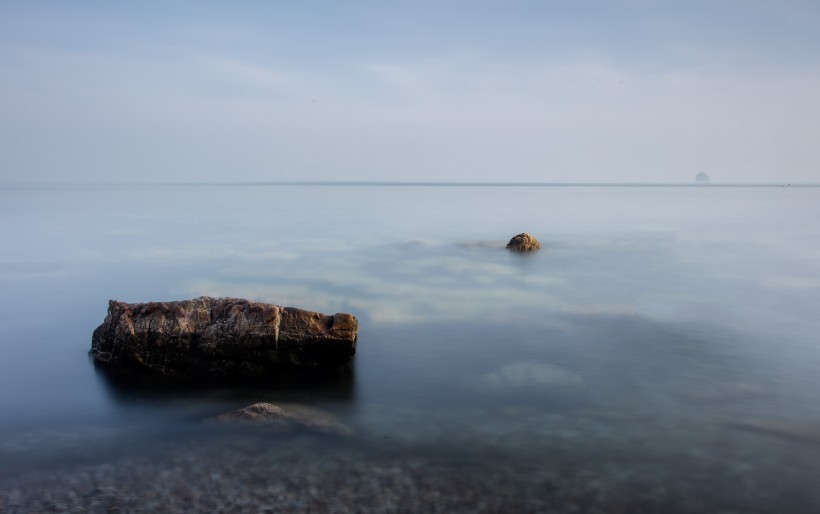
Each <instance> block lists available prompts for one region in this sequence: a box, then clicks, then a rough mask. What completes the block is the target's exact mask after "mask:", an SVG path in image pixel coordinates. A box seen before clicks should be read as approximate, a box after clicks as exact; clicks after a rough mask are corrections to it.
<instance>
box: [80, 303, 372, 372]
mask: <svg viewBox="0 0 820 514" xmlns="http://www.w3.org/2000/svg"><path fill="white" fill-rule="evenodd" d="M357 329H358V322H357V320H356V318H355V317H354V316H353V315H351V314H334V315H332V316H331V315H326V314H321V313H318V312H310V311H305V310H301V309H295V308H292V307H280V306H278V305H272V304H266V303H259V302H254V301H251V300H243V299H237V298H211V297H207V296H203V297H200V298H195V299H193V300H184V301H177V302H150V303H125V302H118V301H114V300H111V301H110V302H109V304H108V314H107V315H106V317H105V321H103V323H102V325H100V326H99V327H97V329H96V330H94V334H93V336H92V340H91V353H92V355H93V357H94V362H95V363H96V364H98V365H100V366H103V367H105V368H107V369H109V370H111V371H112V372H115V373H116V374H118V375H121V376H126V377H139V376H153V377H164V378H172V379H183V380H184V379H209V380H213V379H217V380H220V379H226V380H230V379H244V378H256V379H264V378H273V377H275V376H276V374H277V373H279V372H282V371H283V370H287V369H326V368H334V367H339V366H341V365H344V364H346V363H348V362H349V361H350V360H351V358H352V357H353V355H354V354H355V352H356V338H357Z"/></svg>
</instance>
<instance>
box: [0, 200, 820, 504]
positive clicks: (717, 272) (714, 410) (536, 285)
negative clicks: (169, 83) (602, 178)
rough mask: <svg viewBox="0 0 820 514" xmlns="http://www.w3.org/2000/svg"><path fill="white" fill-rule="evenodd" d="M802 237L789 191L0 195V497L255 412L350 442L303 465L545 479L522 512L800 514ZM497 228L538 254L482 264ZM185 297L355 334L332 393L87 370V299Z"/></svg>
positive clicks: (808, 411) (805, 223)
mask: <svg viewBox="0 0 820 514" xmlns="http://www.w3.org/2000/svg"><path fill="white" fill-rule="evenodd" d="M818 220H820V188H808V187H803V188H795V187H765V188H748V187H731V188H728V187H727V188H723V187H490V186H450V187H434V186H400V187H399V186H395V187H388V186H361V185H360V186H296V185H293V186H284V185H278V186H274V185H242V186H206V185H202V186H86V187H80V186H71V187H68V186H65V187H63V186H60V187H58V186H54V187H5V188H2V189H0V234H2V239H3V243H2V245H0V287H2V292H3V294H2V295H0V440H1V441H2V443H0V499H2V494H3V490H4V483H6V484H10V483H12V482H13V481H15V480H20V477H25V476H27V474H37V473H43V472H44V471H48V470H53V469H75V468H76V467H81V466H94V465H97V466H98V465H101V463H103V464H104V463H105V462H109V461H110V462H114V461H115V460H117V459H128V458H129V457H134V458H136V457H137V456H139V455H143V454H144V452H145V451H146V448H156V447H157V445H159V444H160V442H163V443H164V444H173V441H178V440H179V439H180V438H182V439H185V440H191V438H194V439H196V438H197V437H202V438H207V440H208V441H209V442H208V444H209V445H219V444H220V441H221V439H220V437H221V436H219V435H216V436H214V434H212V433H210V432H209V431H208V430H207V429H206V428H202V427H203V426H205V425H207V424H204V423H203V422H202V420H203V419H206V418H208V417H210V416H213V415H215V414H218V413H220V412H225V411H227V410H232V409H234V408H238V407H241V406H244V405H247V404H249V403H253V402H255V401H263V400H264V401H273V402H286V403H299V404H303V405H308V406H310V407H313V408H317V409H321V410H323V411H326V412H327V413H330V414H332V415H334V416H336V417H337V418H338V419H339V420H341V421H342V422H344V423H346V424H347V425H349V426H350V427H352V428H353V429H354V430H355V434H356V435H355V436H353V437H352V438H350V439H347V440H344V441H335V440H333V441H325V440H323V441H322V443H321V444H319V443H316V442H315V441H314V442H312V443H311V444H310V445H307V446H306V448H307V449H306V450H305V452H306V453H303V456H304V455H307V456H308V458H315V459H317V460H320V459H322V458H323V456H326V455H327V452H332V451H334V448H335V449H338V448H341V447H345V446H346V445H347V446H349V445H354V446H355V447H356V448H357V452H359V453H357V454H356V455H358V456H361V455H368V454H369V452H372V453H373V454H376V453H379V452H388V453H389V454H391V455H394V456H395V458H396V459H398V460H401V459H403V458H405V457H408V458H409V456H413V458H417V459H422V461H424V459H425V458H427V457H424V456H425V455H427V456H429V458H430V459H433V458H439V459H441V458H446V459H447V462H448V463H449V465H452V466H453V469H460V468H461V467H463V468H465V469H466V468H469V467H470V466H475V465H480V464H482V463H483V464H487V463H488V462H508V463H512V464H511V467H510V468H509V469H510V470H511V471H510V473H509V474H508V475H507V476H506V479H507V480H508V481H509V483H513V484H514V483H516V482H517V481H519V480H520V481H526V479H527V477H526V476H524V473H525V472H524V471H520V470H521V469H523V468H521V467H516V465H519V464H520V465H523V464H522V463H527V464H528V465H532V466H535V467H536V468H538V469H542V470H547V471H549V472H552V473H553V475H554V476H555V477H558V478H555V479H554V480H553V481H552V482H551V483H552V484H553V487H552V489H550V490H549V491H546V490H539V491H530V493H531V494H532V495H533V498H536V497H544V496H545V495H546V496H549V495H553V496H551V498H552V497H554V498H560V494H561V490H562V488H564V487H566V488H576V489H577V490H582V491H583V490H586V489H585V488H596V487H597V488H598V489H596V490H598V491H599V492H600V490H602V489H601V488H603V490H605V491H608V492H607V494H610V493H611V495H614V497H618V498H620V501H622V504H623V505H626V507H624V508H625V509H626V510H624V511H625V512H634V511H636V510H635V509H630V508H628V507H629V506H630V505H632V504H631V503H630V501H632V499H637V498H642V500H641V501H643V502H644V503H643V504H651V505H653V506H654V507H653V508H658V509H659V508H660V507H658V506H659V505H666V506H667V511H674V506H675V505H678V506H680V510H681V511H689V510H687V509H689V507H685V506H686V505H689V504H687V503H686V501H690V502H691V501H692V497H693V496H700V497H702V498H705V499H704V500H703V502H704V503H702V504H701V506H703V507H704V508H706V509H707V510H709V511H713V512H717V511H720V510H721V509H723V511H727V512H730V511H732V512H740V511H754V510H755V509H759V510H760V511H774V510H770V509H774V508H775V507H776V506H779V508H782V510H781V511H782V512H789V511H791V512H801V511H806V512H808V511H811V510H813V509H815V508H820V494H818V492H817V491H816V487H815V486H816V485H817V480H818V479H817V477H820V401H818V398H820V373H818V371H820V341H819V340H818V338H819V337H820V336H819V335H818V334H820V315H818V313H820V222H818ZM522 231H527V232H530V233H532V234H534V235H535V236H536V237H538V238H539V239H540V241H541V242H542V244H543V245H544V249H543V250H542V251H540V252H537V253H534V254H528V255H518V254H513V253H510V252H508V251H506V250H505V249H504V248H503V246H504V244H505V243H506V241H507V240H508V239H509V238H510V237H511V236H513V235H515V234H517V233H519V232H522ZM201 295H212V296H236V297H245V298H250V299H254V300H259V301H266V302H272V303H277V304H280V305H287V306H296V307H301V308H305V309H310V310H317V311H322V312H327V313H334V312H351V313H353V314H355V315H356V316H357V317H358V318H359V321H360V334H359V343H358V354H357V356H356V358H355V365H354V373H353V374H352V376H351V377H349V378H347V379H344V380H339V381H337V382H333V383H328V384H310V385H301V386H294V387H289V388H287V389H282V388H279V389H258V388H257V389H250V388H241V387H214V388H210V389H207V390H198V391H191V390H184V391H177V392H171V391H147V390H138V389H122V388H117V387H114V386H113V385H112V384H110V383H108V381H107V380H106V379H105V377H104V376H101V375H100V374H98V373H97V372H96V371H95V369H94V367H93V365H92V364H91V362H90V361H89V358H88V355H87V352H88V350H89V348H90V340H91V333H92V331H93V329H94V328H95V327H96V326H97V325H98V324H99V323H100V322H102V320H103V318H104V316H105V312H106V308H107V301H108V300H109V299H117V300H123V301H128V302H140V301H165V300H179V299H186V298H193V297H196V296H201ZM226 437H227V436H226ZM237 437H246V438H247V441H246V443H247V444H246V445H245V446H243V448H245V450H243V451H247V452H250V453H253V452H256V451H259V448H258V447H257V442H256V441H255V440H254V439H253V437H255V436H253V435H250V434H249V435H247V436H242V435H237V434H236V433H231V434H230V439H231V440H235V439H236V438H237ZM283 437H284V436H283ZM265 441H267V442H266V443H265V444H266V445H267V444H270V437H267V438H266V439H265ZM259 444H262V443H259ZM293 444H296V443H293ZM311 452H315V455H313V453H311ZM391 452H392V453H391ZM311 455H313V457H311ZM337 457H338V455H337ZM117 462H119V461H117ZM527 469H530V468H527ZM516 470H518V471H516ZM545 472H546V471H545ZM516 473H520V475H516ZM527 473H529V471H528V472H527ZM560 477H571V480H570V479H569V478H568V479H567V480H570V482H571V483H568V484H563V482H561V478H560ZM14 483H17V482H14ZM647 484H650V485H651V489H652V491H653V492H652V494H654V495H655V496H653V497H652V498H650V499H646V498H644V496H642V495H643V494H644V493H645V492H646V491H647V487H649V486H648V485H647ZM672 484H685V487H686V489H685V491H686V492H685V493H681V492H680V491H679V490H675V489H674V488H673V487H672ZM15 487H18V486H15ZM579 488H580V489H579ZM18 489H19V487H18ZM25 492H26V491H25V490H23V494H24V495H25ZM487 494H488V495H492V490H491V489H490V490H488V491H487ZM555 495H558V496H555ZM664 495H667V496H668V497H664ZM676 495H677V496H676ZM681 495H682V496H686V497H687V498H688V500H686V501H684V500H683V499H682V498H681V497H680V496H681ZM761 498H762V500H761ZM650 500H651V501H650ZM555 501H556V502H557V501H558V500H555ZM636 501H637V500H636ZM646 502H650V503H646ZM652 502H654V503H652ZM664 502H665V503H664ZM710 502H712V503H710ZM767 502H768V503H767ZM670 506H671V507H670ZM684 507H685V508H684ZM670 509H671V510H670ZM733 509H734V510H733ZM388 510H389V509H388ZM581 510H583V509H581ZM650 510H651V509H650ZM690 510H691V509H690ZM590 511H591V510H590ZM604 511H606V509H604Z"/></svg>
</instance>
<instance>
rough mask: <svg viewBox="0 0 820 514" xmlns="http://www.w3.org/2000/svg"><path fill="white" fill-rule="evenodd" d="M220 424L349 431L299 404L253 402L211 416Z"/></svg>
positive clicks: (346, 433) (323, 431) (328, 417)
mask: <svg viewBox="0 0 820 514" xmlns="http://www.w3.org/2000/svg"><path fill="white" fill-rule="evenodd" d="M215 421H217V422H219V423H223V424H245V425H252V426H269V427H273V428H275V429H279V430H281V431H290V430H307V431H309V432H317V433H321V434H329V435H340V436H349V435H352V433H353V431H352V429H351V428H350V427H348V426H347V425H345V424H343V423H341V422H340V421H338V420H337V419H336V418H334V417H333V416H331V415H330V414H328V413H326V412H322V411H320V410H318V409H313V408H311V407H307V406H303V405H292V406H289V407H287V408H286V409H283V408H282V407H279V406H278V405H273V404H271V403H267V402H259V403H254V404H253V405H249V406H247V407H244V408H242V409H239V410H235V411H231V412H226V413H225V414H221V415H219V416H217V417H216V418H215Z"/></svg>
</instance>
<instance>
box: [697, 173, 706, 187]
mask: <svg viewBox="0 0 820 514" xmlns="http://www.w3.org/2000/svg"><path fill="white" fill-rule="evenodd" d="M695 182H697V183H699V184H708V183H709V175H708V174H707V173H702V172H701V173H698V174H697V176H696V177H695Z"/></svg>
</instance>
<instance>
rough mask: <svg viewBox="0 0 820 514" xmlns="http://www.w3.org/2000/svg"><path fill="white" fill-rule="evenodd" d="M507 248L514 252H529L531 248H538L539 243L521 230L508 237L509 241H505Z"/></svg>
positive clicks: (539, 246) (539, 247)
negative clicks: (515, 234)
mask: <svg viewBox="0 0 820 514" xmlns="http://www.w3.org/2000/svg"><path fill="white" fill-rule="evenodd" d="M507 248H509V249H510V250H514V251H516V252H531V251H533V250H540V249H541V243H539V242H538V240H537V239H535V238H534V237H532V236H531V235H529V234H527V233H526V232H522V233H520V234H518V235H517V236H514V237H513V238H512V239H510V242H509V243H507Z"/></svg>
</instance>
